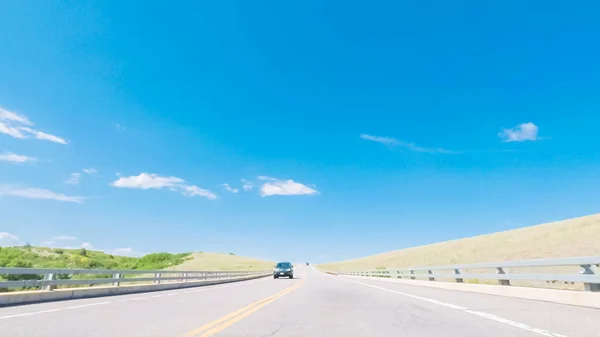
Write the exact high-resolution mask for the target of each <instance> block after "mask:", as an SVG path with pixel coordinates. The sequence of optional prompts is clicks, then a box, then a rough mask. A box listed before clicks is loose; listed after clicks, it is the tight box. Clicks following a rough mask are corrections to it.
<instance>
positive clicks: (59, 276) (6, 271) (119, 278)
mask: <svg viewBox="0 0 600 337" xmlns="http://www.w3.org/2000/svg"><path fill="white" fill-rule="evenodd" d="M82 274H87V275H111V277H109V278H91V279H71V277H72V276H73V275H82ZM128 274H129V275H131V274H138V275H140V274H141V275H145V274H154V277H130V278H125V275H128ZM270 274H272V271H270V270H263V271H233V272H226V271H179V270H116V269H62V268H0V276H4V277H6V275H43V278H42V279H40V280H38V279H31V280H15V281H0V289H2V288H22V287H23V288H27V287H40V288H41V289H43V290H52V289H54V288H56V286H61V285H88V286H91V285H96V284H111V285H113V286H119V285H120V284H121V283H133V282H136V283H140V282H151V283H154V284H161V283H162V282H169V281H173V282H188V281H208V280H218V279H234V278H239V277H247V276H252V275H270ZM163 275H175V276H163Z"/></svg>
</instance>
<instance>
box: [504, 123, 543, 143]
mask: <svg viewBox="0 0 600 337" xmlns="http://www.w3.org/2000/svg"><path fill="white" fill-rule="evenodd" d="M537 135H538V127H537V126H536V125H535V124H533V123H522V124H519V125H517V126H516V127H514V128H512V129H504V130H502V132H500V133H498V136H500V138H502V139H503V141H505V142H524V141H528V140H530V141H536V140H538V136H537Z"/></svg>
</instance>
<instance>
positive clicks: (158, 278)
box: [154, 273, 160, 284]
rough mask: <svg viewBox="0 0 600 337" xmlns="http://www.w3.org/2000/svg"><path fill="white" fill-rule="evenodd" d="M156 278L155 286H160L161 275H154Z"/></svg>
mask: <svg viewBox="0 0 600 337" xmlns="http://www.w3.org/2000/svg"><path fill="white" fill-rule="evenodd" d="M154 278H156V280H154V283H155V284H160V273H156V274H154Z"/></svg>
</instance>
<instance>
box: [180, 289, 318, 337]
mask: <svg viewBox="0 0 600 337" xmlns="http://www.w3.org/2000/svg"><path fill="white" fill-rule="evenodd" d="M305 282H306V279H304V280H302V281H300V282H298V283H296V284H294V285H292V286H290V287H288V288H285V289H284V290H282V291H280V292H278V293H276V294H274V295H271V296H268V297H266V298H263V299H262V300H259V301H256V302H254V303H252V304H249V305H247V306H245V307H243V308H241V309H238V310H236V311H234V312H232V313H229V314H227V315H225V316H223V317H221V318H219V319H216V320H214V321H212V322H210V323H207V324H205V325H203V326H201V327H199V328H197V329H194V330H192V331H190V332H188V333H186V334H185V335H184V337H193V336H200V337H208V336H212V335H214V334H216V333H219V332H221V331H223V330H224V329H226V328H227V327H229V326H231V325H233V324H234V323H236V322H239V321H241V320H242V319H244V318H246V317H248V316H250V315H251V314H252V313H254V312H256V311H258V310H259V309H261V308H262V307H264V306H266V305H267V304H270V303H273V302H275V301H276V300H277V299H279V298H280V297H283V296H285V295H286V294H289V293H291V292H292V291H294V290H296V289H298V288H300V287H301V286H302V285H303V284H304V283H305Z"/></svg>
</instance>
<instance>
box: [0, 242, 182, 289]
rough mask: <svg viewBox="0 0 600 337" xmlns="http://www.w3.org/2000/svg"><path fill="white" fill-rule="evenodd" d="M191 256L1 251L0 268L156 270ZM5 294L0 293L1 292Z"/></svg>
mask: <svg viewBox="0 0 600 337" xmlns="http://www.w3.org/2000/svg"><path fill="white" fill-rule="evenodd" d="M189 258H190V253H181V254H171V253H152V254H148V255H144V256H142V257H129V256H119V255H111V254H106V253H104V252H101V251H95V250H87V249H85V248H80V249H62V248H48V247H33V246H29V245H26V246H20V247H0V267H13V268H76V269H137V270H157V269H165V268H169V267H173V266H176V265H179V264H182V263H183V262H185V261H186V260H188V259H189ZM111 276H112V275H111V274H105V275H68V274H63V275H58V277H59V278H60V279H89V278H110V277H111ZM42 278H43V275H0V280H9V281H18V280H41V279H42ZM2 291H7V290H6V289H4V290H3V289H0V292H2Z"/></svg>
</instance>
